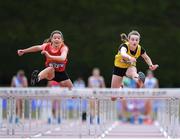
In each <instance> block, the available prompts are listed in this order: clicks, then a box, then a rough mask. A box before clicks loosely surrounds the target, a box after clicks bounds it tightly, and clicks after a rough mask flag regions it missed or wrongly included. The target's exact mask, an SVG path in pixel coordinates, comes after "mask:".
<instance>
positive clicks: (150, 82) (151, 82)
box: [144, 70, 159, 124]
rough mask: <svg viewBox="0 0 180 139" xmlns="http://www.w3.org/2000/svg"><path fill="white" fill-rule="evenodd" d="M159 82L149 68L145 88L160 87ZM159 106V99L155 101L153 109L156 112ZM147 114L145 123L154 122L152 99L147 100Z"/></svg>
mask: <svg viewBox="0 0 180 139" xmlns="http://www.w3.org/2000/svg"><path fill="white" fill-rule="evenodd" d="M158 87H159V82H158V79H157V78H155V77H154V74H153V72H152V71H150V70H147V75H146V78H145V82H144V88H151V89H152V88H158ZM157 108H158V101H153V111H154V112H155V113H156V112H157ZM145 115H146V120H145V123H147V124H151V123H152V118H151V116H152V101H151V100H150V99H149V100H147V101H146V102H145Z"/></svg>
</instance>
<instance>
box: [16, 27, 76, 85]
mask: <svg viewBox="0 0 180 139" xmlns="http://www.w3.org/2000/svg"><path fill="white" fill-rule="evenodd" d="M38 51H41V54H43V55H45V57H46V62H45V66H46V68H45V69H44V70H42V71H41V72H38V70H35V71H33V73H32V75H31V84H32V85H35V84H36V83H37V82H39V81H40V80H43V79H47V80H55V81H57V82H59V83H60V86H62V87H68V88H72V87H73V84H72V82H71V80H70V79H69V77H68V75H67V73H66V70H65V69H66V64H67V54H68V47H67V46H66V45H65V44H64V39H63V35H62V33H61V32H60V31H58V30H55V31H53V32H52V33H51V35H50V38H49V39H48V41H47V43H43V44H42V45H35V46H32V47H29V48H27V49H20V50H18V51H17V53H18V55H19V56H22V55H24V54H26V53H31V52H38Z"/></svg>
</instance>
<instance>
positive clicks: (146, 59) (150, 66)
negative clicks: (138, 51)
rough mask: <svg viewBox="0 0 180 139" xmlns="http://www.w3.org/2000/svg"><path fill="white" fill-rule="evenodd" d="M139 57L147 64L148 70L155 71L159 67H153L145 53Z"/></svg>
mask: <svg viewBox="0 0 180 139" xmlns="http://www.w3.org/2000/svg"><path fill="white" fill-rule="evenodd" d="M141 56H142V58H143V59H144V61H145V62H146V63H147V64H148V66H149V69H150V70H156V69H157V68H158V67H159V65H157V64H155V65H154V64H153V63H152V61H151V58H150V57H149V56H148V55H147V53H146V52H145V53H144V54H142V55H141Z"/></svg>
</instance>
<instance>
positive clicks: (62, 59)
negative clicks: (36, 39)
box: [41, 47, 68, 62]
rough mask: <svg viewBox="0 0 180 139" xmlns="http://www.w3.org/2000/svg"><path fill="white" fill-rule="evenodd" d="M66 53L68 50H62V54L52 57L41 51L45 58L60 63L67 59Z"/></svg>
mask: <svg viewBox="0 0 180 139" xmlns="http://www.w3.org/2000/svg"><path fill="white" fill-rule="evenodd" d="M67 53H68V48H66V47H65V48H63V50H62V53H61V55H60V56H53V55H50V54H49V53H48V52H47V51H42V52H41V54H44V55H45V56H46V57H47V58H49V59H52V60H54V61H58V62H62V61H64V60H66V58H67Z"/></svg>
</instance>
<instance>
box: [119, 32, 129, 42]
mask: <svg viewBox="0 0 180 139" xmlns="http://www.w3.org/2000/svg"><path fill="white" fill-rule="evenodd" d="M120 37H121V41H122V42H123V43H125V42H127V41H128V37H127V35H126V34H125V33H121V34H120Z"/></svg>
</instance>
